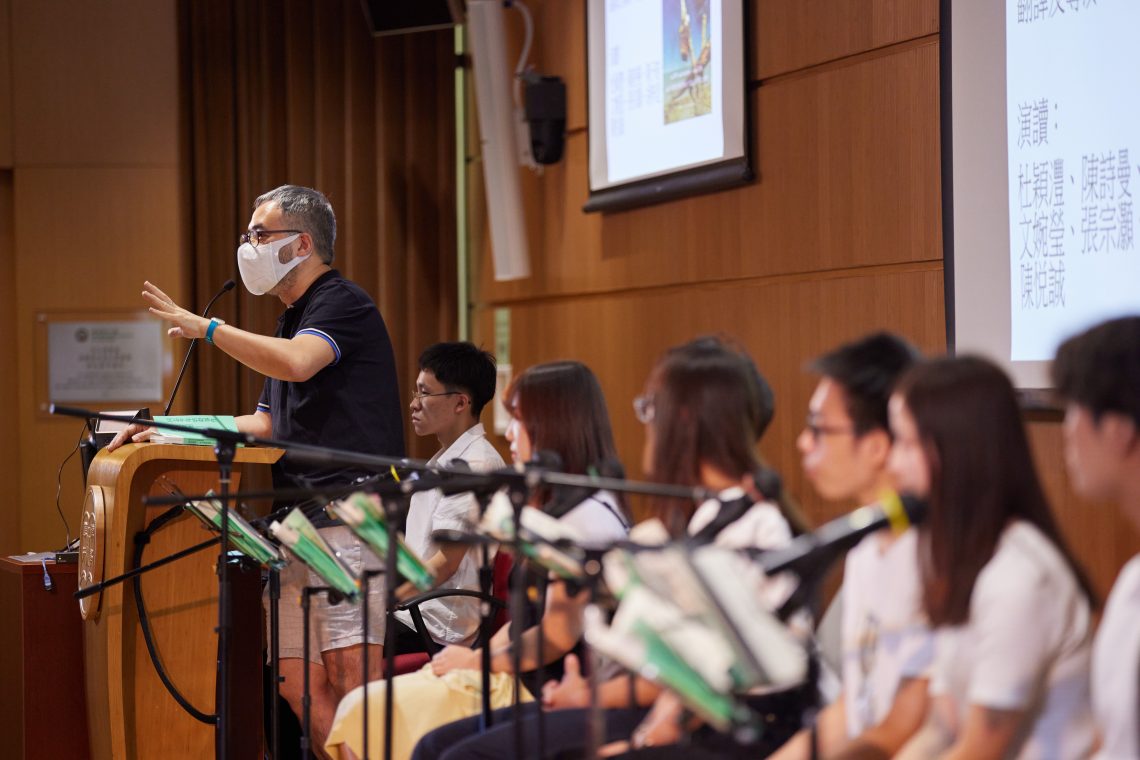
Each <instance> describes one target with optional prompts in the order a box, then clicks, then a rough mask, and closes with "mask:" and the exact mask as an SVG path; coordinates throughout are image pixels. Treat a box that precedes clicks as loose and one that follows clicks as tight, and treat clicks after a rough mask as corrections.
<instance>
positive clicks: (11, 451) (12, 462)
mask: <svg viewBox="0 0 1140 760" xmlns="http://www.w3.org/2000/svg"><path fill="white" fill-rule="evenodd" d="M12 203H13V199H12V172H11V171H9V170H5V169H0V246H3V249H4V250H5V251H13V250H15V244H14V241H15V233H14V231H13V229H12V225H13V215H12ZM16 294H17V287H16V257H15V256H4V257H2V258H0V320H3V321H4V324H6V325H14V324H16V315H17V314H18V310H17V307H16ZM19 356H20V354H19V350H18V348H17V346H16V341H14V340H11V339H9V340H6V341H3V342H0V367H7V368H9V371H6V372H0V415H3V417H4V419H6V420H9V421H11V420H16V419H19V413H20V395H19V392H18V385H17V373H16V372H13V371H11V368H12V367H18V366H20V361H19ZM20 463H21V450H20V439H19V436H15V435H11V425H9V434H8V435H5V436H0V478H3V479H4V483H5V487H6V489H7V496H8V499H9V500H10V501H9V504H13V503H14V504H17V505H19V504H20V490H21V483H20V472H21V468H20ZM19 550H20V510H19V509H11V508H8V509H0V556H7V555H9V554H14V553H16V552H17V551H19Z"/></svg>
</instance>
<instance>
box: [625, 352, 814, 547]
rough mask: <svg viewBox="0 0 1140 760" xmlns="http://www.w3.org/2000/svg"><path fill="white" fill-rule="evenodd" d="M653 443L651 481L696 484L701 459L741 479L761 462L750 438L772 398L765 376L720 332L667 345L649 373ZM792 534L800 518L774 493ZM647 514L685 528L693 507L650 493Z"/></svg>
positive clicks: (762, 426) (800, 526)
mask: <svg viewBox="0 0 1140 760" xmlns="http://www.w3.org/2000/svg"><path fill="white" fill-rule="evenodd" d="M647 385H648V390H649V393H650V394H651V395H652V400H653V409H654V412H653V414H654V417H653V422H652V423H651V424H652V425H653V426H654V439H655V443H654V447H653V461H652V463H651V471H650V472H649V473H648V475H649V478H650V479H651V480H654V481H657V482H661V483H672V484H677V485H686V486H696V485H699V484H700V482H701V481H700V477H701V472H700V470H701V465H702V464H705V465H708V466H711V467H715V468H716V469H717V470H719V471H720V472H722V473H724V474H725V475H726V476H728V477H729V478H732V479H734V480H740V479H743V478H744V476H745V475H748V474H749V473H753V472H755V471H756V470H757V469H758V468H759V467H760V465H761V460H760V457H759V454H758V453H757V451H756V442H757V441H758V440H759V439H760V437H761V436H762V435H763V434H764V431H765V430H766V429H767V428H768V425H769V423H770V422H771V421H772V415H773V414H774V411H775V405H774V397H773V394H772V389H771V387H770V386H769V385H768V381H767V380H765V379H764V376H763V375H761V374H760V371H759V370H758V369H757V368H756V364H755V363H754V362H753V361H752V359H751V357H749V356H748V354H747V353H745V352H744V351H743V350H742V349H741V348H739V347H738V346H736V345H734V344H732V343H731V342H729V341H728V340H726V339H724V338H719V337H703V338H698V339H696V340H693V341H690V342H688V343H685V344H683V345H681V346H677V347H675V348H672V349H669V350H668V351H666V352H665V354H664V355H663V356H662V357H661V359H659V360H658V362H657V364H656V366H655V367H654V368H653V370H652V371H651V372H650V375H649V381H648V384H647ZM777 503H778V504H779V506H780V508H781V511H782V512H783V513H784V517H785V518H786V519H787V520H788V522H789V523H790V524H791V526H792V530H793V531H795V532H797V533H798V532H802V531H803V530H804V528H805V522H804V520H803V519H802V517H801V516H800V514H799V510H798V509H796V507H795V505H794V504H793V503H792V502H791V500H790V499H788V498H787V497H786V496H785V495H783V494H781V497H780V498H779V499H777ZM649 508H650V512H651V513H653V514H654V515H655V516H657V517H658V518H660V519H661V520H662V521H663V522H664V523H665V524H666V525H667V526H669V527H670V528H671V529H672V530H673V531H674V532H677V533H679V532H681V531H683V530H684V525H685V524H687V523H688V521H689V519H690V518H691V517H692V515H693V511H694V509H695V506H694V505H692V504H690V503H686V502H681V501H678V500H676V499H654V500H651V501H650V504H649Z"/></svg>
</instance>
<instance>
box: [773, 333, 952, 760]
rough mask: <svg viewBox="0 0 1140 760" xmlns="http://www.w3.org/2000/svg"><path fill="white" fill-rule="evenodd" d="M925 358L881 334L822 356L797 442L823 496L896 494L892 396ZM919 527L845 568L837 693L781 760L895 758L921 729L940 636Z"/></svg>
mask: <svg viewBox="0 0 1140 760" xmlns="http://www.w3.org/2000/svg"><path fill="white" fill-rule="evenodd" d="M917 359H918V354H917V353H916V352H915V350H914V349H913V348H912V347H911V346H910V345H909V344H907V343H906V342H905V341H903V340H901V339H900V338H898V337H896V336H894V335H889V334H887V333H877V334H874V335H870V336H868V337H866V338H863V339H862V340H859V341H856V342H854V343H849V344H846V345H843V346H840V347H839V348H837V349H835V350H834V351H831V352H830V353H828V354H825V355H824V356H822V357H820V358H819V359H817V360H816V361H815V362H813V364H812V365H811V368H812V369H813V370H814V371H816V372H818V373H819V374H820V375H821V378H820V381H819V385H817V386H816V390H815V393H813V394H812V397H811V401H810V402H809V404H808V415H807V424H806V425H805V426H804V430H803V432H802V433H800V437H799V439H798V440H797V442H796V443H797V446H798V448H799V450H800V453H801V455H802V456H803V468H804V472H805V474H806V475H807V476H808V479H809V480H810V481H811V483H812V485H813V486H814V487H815V490H816V491H817V492H818V493H819V495H820V496H822V497H823V498H825V499H827V500H829V501H837V502H848V503H852V504H853V505H863V504H870V503H873V502H875V501H878V500H879V499H880V498H881V497H882V495H883V493H884V492H885V491H887V490H888V489H890V488H891V485H892V483H891V478H890V475H889V474H888V472H887V456H888V454H889V453H890V449H891V434H890V429H889V427H888V423H887V400H888V399H889V398H890V394H891V390H892V388H893V387H894V384H895V381H896V380H897V379H898V378H899V377H900V376H901V375H902V373H903V372H904V371H905V370H906V369H907V368H909V367H910V366H911V364H913V363H914V362H915V361H916V360H917ZM915 541H916V534H915V531H914V530H913V529H911V530H907V531H905V532H904V533H902V534H895V533H893V532H892V531H891V530H889V529H885V530H881V531H879V532H877V533H873V534H871V535H869V536H867V537H866V538H864V539H863V541H862V542H861V543H860V544H859V545H858V546H856V547H855V548H854V549H852V550H851V551H850V552H849V553H848V555H847V561H846V564H845V566H844V574H843V587H842V588H841V590H840V594H841V597H842V604H843V609H842V617H843V622H842V632H841V641H842V646H841V649H842V653H841V654H842V660H843V662H842V679H843V690H842V692H841V695H840V697H839V698H838V699H837V700H836V701H835V702H833V703H831V704H830V705H828V706H827V707H825V708H824V709H823V710H822V711H821V712H820V714H819V716H818V718H817V719H816V726H815V731H814V736H813V735H812V733H811V732H810V731H809V730H804V731H801V732H800V733H799V734H797V735H796V736H795V737H793V738H792V739H791V740H790V741H789V742H788V743H787V744H785V745H784V746H783V747H781V748H780V749H779V750H778V751H777V752H776V753H775V754H774V755H772V757H773V758H776V759H777V760H801V759H802V760H807V758H809V757H815V756H816V755H817V753H815V752H813V751H812V742H813V741H814V742H816V747H817V750H818V756H819V757H821V758H837V757H890V756H891V755H893V754H894V753H895V752H896V751H898V749H899V748H901V747H902V745H903V744H904V743H905V742H906V741H907V740H908V739H909V738H910V737H911V735H913V734H914V733H915V732H916V731H917V730H918V729H919V728H920V727H921V725H922V721H923V718H924V716H925V714H926V704H927V685H928V679H929V670H930V666H931V664H932V662H933V656H934V638H933V635H932V634H931V631H930V628H929V626H928V625H927V623H926V616H925V615H924V614H923V612H922V597H921V586H920V580H919V573H918V564H917V555H916V549H915V547H916V544H915Z"/></svg>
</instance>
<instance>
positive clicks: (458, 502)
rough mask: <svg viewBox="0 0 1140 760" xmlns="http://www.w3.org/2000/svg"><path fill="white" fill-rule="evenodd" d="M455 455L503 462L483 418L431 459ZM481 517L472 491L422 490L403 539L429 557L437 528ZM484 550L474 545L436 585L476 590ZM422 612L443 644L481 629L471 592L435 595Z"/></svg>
mask: <svg viewBox="0 0 1140 760" xmlns="http://www.w3.org/2000/svg"><path fill="white" fill-rule="evenodd" d="M456 459H462V460H463V461H464V462H466V463H467V465H468V466H469V467H470V468H471V469H472V470H473V471H475V472H486V471H488V470H494V469H498V468H500V467H503V466H504V464H503V458H502V457H501V456H500V455H499V452H498V451H496V450H495V447H494V446H492V445H491V442H490V441H488V440H487V436H486V434H485V433H484V430H483V425H482V424H479V423H477V424H475V425H473V426H472V427H470V428H468V429H467V431H466V432H464V433H463V435H461V436H459V437H458V438H457V439H455V442H454V443H452V444H451V445H450V446H448V447H447V449H446V450H443V451H439V452H436V454H435V456H433V457H432V458H431V459H430V460H428V464H432V465H447V464H451V463H452V462H454V461H455V460H456ZM478 519H479V514H478V506H477V505H476V503H475V499H474V497H473V496H471V494H468V493H463V494H456V495H455V496H448V497H444V496H443V495H442V494H441V493H440V492H439V491H438V490H432V491H421V492H419V493H416V494H414V495H413V496H412V501H411V505H410V507H409V509H408V524H407V530H406V535H405V540H406V541H407V543H408V546H409V547H410V548H411V549H412V550H413V551H415V552H416V553H417V554H419V555H420V556H421V557H423V558H424V559H425V560H426V559H429V558H430V557H431V556H432V555H434V554H435V553H436V552H437V551H438V550H439V547H438V546H436V544H435V543H434V542H433V541H432V540H431V534H432V532H433V531H437V530H464V531H466V530H470V528H471V526H472V525H473V524H475V523H477V522H478ZM480 553H481V552H479V551H478V550H476V549H474V548H472V549H469V550H468V551H467V553H466V554H465V555H464V556H463V560H462V561H461V562H460V563H459V567H458V568H456V570H455V572H454V573H453V574H452V575H451V577H450V578H448V579H446V580H445V581H443V582H442V583H440V584H439V586H438V587H437V588H446V589H468V590H471V591H477V590H478V589H479V556H480ZM420 612H421V613H422V614H423V617H424V625H426V626H427V629H428V633H430V634H431V637H432V638H433V639H435V640H436V641H437V642H439V643H440V644H470V643H471V642H472V641H473V640H474V639H475V634H476V633H478V628H479V600H478V599H475V598H473V597H465V596H456V597H449V598H445V599H433V600H431V601H429V602H424V603H423V604H422V605H420ZM396 618H397V619H398V620H400V621H401V622H402V623H404V624H405V625H407V626H409V627H411V626H412V616H411V613H410V612H406V611H405V612H397V613H396Z"/></svg>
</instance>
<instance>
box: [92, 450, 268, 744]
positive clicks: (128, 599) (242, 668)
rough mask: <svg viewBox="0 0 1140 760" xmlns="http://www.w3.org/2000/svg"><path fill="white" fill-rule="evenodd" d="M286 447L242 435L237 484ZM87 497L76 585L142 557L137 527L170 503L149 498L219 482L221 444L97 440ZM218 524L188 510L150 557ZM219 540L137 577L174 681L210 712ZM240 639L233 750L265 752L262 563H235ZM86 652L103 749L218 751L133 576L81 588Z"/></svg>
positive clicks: (95, 733)
mask: <svg viewBox="0 0 1140 760" xmlns="http://www.w3.org/2000/svg"><path fill="white" fill-rule="evenodd" d="M281 454H282V451H281V450H280V449H267V448H254V447H243V448H239V449H238V450H237V456H236V458H235V459H234V475H233V483H232V485H231V490H237V488H238V487H239V484H240V477H241V473H242V472H243V471H244V472H248V468H250V467H264V466H266V465H269V464H272V463H273V462H275V461H277V459H278V458H279V457H280V456H281ZM87 483H88V487H87V494H86V498H85V500H84V504H83V527H82V533H81V546H80V558H79V586H80V588H83V587H85V586H89V585H91V584H94V583H98V582H100V581H102V580H104V579H107V578H111V577H114V576H117V575H119V574H121V573H123V572H126V571H127V570H130V569H132V568H133V567H134V556H135V538H136V535H137V534H139V533H140V531H142V530H143V529H144V528H145V527H146V526H147V525H148V524H150V523H151V521H153V520H154V519H155V518H157V517H158V516H159V515H161V514H163V513H164V512H166V511H167V510H169V509H170V507H145V506H143V504H142V499H143V497H144V496H147V495H155V496H158V495H169V494H171V493H178V492H180V493H184V494H187V495H193V494H202V493H205V492H206V491H208V490H210V489H214V490H215V491H217V490H219V484H218V467H217V462H216V460H215V459H214V452H213V449H212V448H210V447H206V446H179V445H168V444H154V443H143V444H130V445H127V446H123V447H122V448H120V449H117V450H116V451H114V452H111V453H108V452H106V451H103V452H100V453H99V455H98V456H96V457H95V459H94V461H93V462H92V464H91V470H90V472H89V474H88V478H87ZM211 535H213V534H211V533H210V532H209V531H208V530H207V529H206V528H205V526H203V525H202V524H201V523H200V522H199V521H198V520H197V519H196V518H194V516H192V515H190V514H181V515H178V516H177V517H175V518H174V519H172V520H171V521H170V522H168V523H166V524H165V525H164V526H163V527H161V528H160V529H158V530H157V531H155V532H154V534H153V535H152V537H151V539H150V542H149V543H148V544H147V545H146V547H145V550H144V553H143V556H142V563H143V564H145V563H148V562H153V561H154V560H157V559H161V558H162V557H165V556H168V555H170V554H173V553H174V552H177V551H179V550H181V549H184V548H187V547H190V546H193V545H194V544H198V543H201V542H202V541H205V540H207V539H209V538H210V537H211ZM217 560H218V547H217V546H214V547H211V548H208V549H205V550H203V551H201V552H199V553H197V554H193V555H191V556H189V557H185V558H183V559H180V560H178V561H176V562H172V563H170V564H168V565H165V566H163V567H160V568H158V569H156V570H154V571H152V572H149V573H147V574H145V575H143V576H141V577H140V581H139V582H140V583H141V589H142V595H143V599H144V603H145V608H146V610H147V611H148V618H149V620H150V627H151V630H152V632H153V639H154V643H155V648H156V650H157V656H158V658H159V659H160V661H161V662H162V664H163V666H164V668H165V670H166V673H167V675H168V676H169V679H170V681H171V682H172V684H173V685H174V686H175V687H176V688H177V689H178V691H180V692H181V693H182V695H183V696H184V697H185V698H186V699H187V701H189V703H190V704H191V705H192V706H193V707H195V708H196V709H197V710H199V711H200V712H201V713H205V714H211V713H213V712H214V700H215V679H216V675H217V634H216V627H217V622H218V604H217V599H218V579H217V575H216V574H215V567H216V564H217ZM231 576H232V578H233V597H234V603H233V612H234V619H233V631H234V633H233V637H232V638H233V641H232V643H231V648H232V650H233V652H232V657H231V663H232V664H231V671H230V672H231V682H232V684H233V686H234V690H233V695H234V696H233V698H232V699H233V704H234V705H236V706H238V707H239V712H237V713H236V714H235V719H234V726H233V728H234V734H235V735H236V737H237V741H236V743H234V744H232V745H231V752H230V756H231V757H234V758H247V757H248V758H256V757H260V756H261V745H262V741H261V736H262V730H261V728H262V710H261V704H262V697H261V692H262V664H263V662H264V660H263V659H262V639H263V636H262V631H263V626H262V623H261V620H262V615H261V588H260V583H259V575H258V573H257V572H234V569H233V566H231ZM80 609H81V612H82V613H83V617H84V637H83V638H84V650H85V655H86V685H87V718H88V727H89V731H90V739H91V756H92V758H94V759H95V760H111V759H112V758H113V759H114V760H128V759H129V760H135V759H136V758H151V757H212V756H213V754H214V727H213V726H212V725H210V724H207V723H203V722H201V721H199V720H197V719H196V718H194V717H193V716H192V715H191V714H190V713H189V712H187V711H186V710H184V709H183V708H182V707H181V706H180V705H179V704H178V703H177V702H176V701H175V699H174V697H173V696H171V693H170V692H169V691H168V689H167V688H166V687H165V686H164V685H163V683H162V681H161V680H160V678H159V675H158V673H157V671H156V669H155V667H154V666H153V664H152V662H151V656H150V654H149V653H148V651H147V645H146V642H145V640H144V637H143V632H142V629H141V627H140V623H139V610H138V608H137V606H136V604H135V594H134V588H133V586H132V581H129V580H128V581H127V582H125V583H122V584H118V585H115V586H112V587H109V588H107V589H105V590H104V591H103V592H101V593H98V594H94V595H92V596H90V597H87V598H86V599H84V600H81V603H80Z"/></svg>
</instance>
